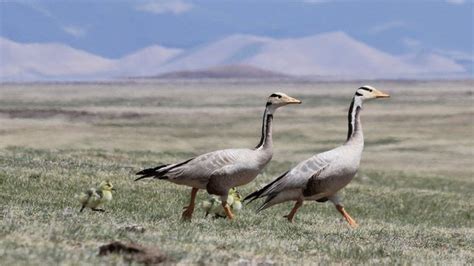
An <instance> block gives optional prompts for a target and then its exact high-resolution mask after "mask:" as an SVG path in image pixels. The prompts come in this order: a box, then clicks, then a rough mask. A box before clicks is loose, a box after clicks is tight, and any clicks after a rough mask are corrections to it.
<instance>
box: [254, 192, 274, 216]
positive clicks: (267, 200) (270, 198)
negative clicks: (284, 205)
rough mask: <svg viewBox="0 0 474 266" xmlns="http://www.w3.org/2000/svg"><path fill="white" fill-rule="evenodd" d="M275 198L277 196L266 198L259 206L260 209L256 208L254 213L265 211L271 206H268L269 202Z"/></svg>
mask: <svg viewBox="0 0 474 266" xmlns="http://www.w3.org/2000/svg"><path fill="white" fill-rule="evenodd" d="M276 196H277V194H275V195H270V196H268V197H267V198H266V199H265V202H263V204H262V205H260V207H258V209H257V210H256V212H257V213H259V212H261V211H263V210H265V209H266V208H268V207H270V206H272V205H273V204H270V202H271V200H272V199H274V198H275V197H276Z"/></svg>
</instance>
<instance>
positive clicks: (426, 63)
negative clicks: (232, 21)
mask: <svg viewBox="0 0 474 266" xmlns="http://www.w3.org/2000/svg"><path fill="white" fill-rule="evenodd" d="M0 66H1V71H0V79H1V80H3V81H8V80H17V81H22V80H83V79H89V80H94V79H114V78H123V77H134V76H136V77H144V76H160V77H170V76H171V77H173V76H180V75H173V74H172V73H174V72H178V73H181V76H182V74H184V76H192V77H193V78H196V77H199V73H208V72H209V70H211V72H212V73H211V76H213V75H215V74H216V73H219V74H218V75H217V76H223V77H230V76H232V71H235V70H239V71H237V72H239V73H236V75H237V77H240V78H243V77H245V76H246V75H248V76H251V77H258V76H259V75H258V74H256V75H252V73H250V72H251V71H259V73H264V72H262V71H267V72H266V73H278V75H282V76H284V75H290V76H295V77H324V78H331V79H376V78H418V77H419V78H430V77H434V78H436V77H440V76H442V77H450V76H453V77H459V76H461V77H462V76H463V75H464V76H465V77H469V74H470V73H469V71H468V70H467V69H466V68H465V67H463V65H461V64H459V63H457V62H456V61H454V60H453V59H450V58H449V57H447V56H443V55H440V54H437V53H434V52H426V51H425V52H423V53H417V54H408V55H393V54H389V53H386V52H383V51H380V50H378V49H376V48H374V47H371V46H369V45H367V44H365V43H363V42H360V41H358V40H356V39H354V38H352V37H351V36H349V35H347V34H345V33H344V32H330V33H323V34H317V35H313V36H307V37H303V38H291V39H274V38H267V37H261V36H252V35H241V34H237V35H231V36H228V37H226V38H223V39H221V40H217V41H215V42H211V43H209V44H204V45H201V46H198V47H195V48H192V49H189V50H181V49H175V48H165V47H162V46H159V45H154V46H150V47H146V48H143V49H141V50H139V51H136V52H134V53H132V54H129V55H127V56H124V57H122V58H120V59H114V60H113V59H107V58H103V57H100V56H96V55H93V54H90V53H87V52H84V51H80V50H77V49H74V48H71V47H68V46H66V45H62V44H54V43H44V44H20V43H15V42H13V41H10V40H6V39H4V38H0ZM230 66H234V67H230ZM235 66H238V67H235ZM243 69H245V71H243ZM170 73H171V74H170ZM243 73H245V75H243ZM208 74H209V73H208ZM272 75H273V74H272Z"/></svg>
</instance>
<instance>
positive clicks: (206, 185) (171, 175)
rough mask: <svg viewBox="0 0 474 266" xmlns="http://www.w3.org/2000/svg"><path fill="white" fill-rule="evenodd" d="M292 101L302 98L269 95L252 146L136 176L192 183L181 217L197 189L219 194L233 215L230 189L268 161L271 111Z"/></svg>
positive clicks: (190, 209) (251, 177) (249, 178)
mask: <svg viewBox="0 0 474 266" xmlns="http://www.w3.org/2000/svg"><path fill="white" fill-rule="evenodd" d="M295 103H301V101H299V100H297V99H294V98H292V97H290V96H288V95H286V94H284V93H273V94H272V95H270V97H269V98H268V101H267V104H266V106H265V112H264V115H263V121H262V136H261V139H260V142H259V144H258V145H257V146H256V147H255V148H254V149H225V150H218V151H214V152H209V153H206V154H202V155H200V156H197V157H195V158H192V159H189V160H186V161H183V162H180V163H175V164H165V165H160V166H158V167H155V168H149V169H145V170H142V171H140V172H138V173H137V175H139V176H140V177H139V178H137V179H136V180H140V179H143V178H148V177H152V178H157V179H164V180H168V181H170V182H172V183H175V184H179V185H185V186H189V187H192V191H191V200H190V204H189V205H188V206H187V207H185V209H186V210H185V211H184V212H183V216H182V217H183V219H191V217H192V213H193V211H194V205H195V202H194V201H195V197H196V193H197V192H198V190H199V189H205V190H206V191H207V192H208V193H209V194H213V195H218V196H220V197H221V202H222V204H223V207H224V210H225V211H226V215H227V217H228V218H229V219H232V218H233V214H232V212H231V211H230V208H229V206H227V205H226V202H227V196H228V193H229V189H231V188H233V187H237V186H242V185H245V184H247V183H249V182H251V181H252V180H254V179H255V177H256V176H257V175H258V174H259V173H260V172H261V171H262V169H263V168H264V167H265V166H266V165H267V164H268V162H270V160H271V158H272V155H273V141H272V121H273V114H274V112H275V110H276V109H277V108H279V107H282V106H285V105H287V104H295ZM224 205H226V206H224Z"/></svg>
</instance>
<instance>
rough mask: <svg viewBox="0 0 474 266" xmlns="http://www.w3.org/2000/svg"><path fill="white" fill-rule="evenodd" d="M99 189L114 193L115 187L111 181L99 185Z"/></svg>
mask: <svg viewBox="0 0 474 266" xmlns="http://www.w3.org/2000/svg"><path fill="white" fill-rule="evenodd" d="M99 189H100V190H103V191H112V190H115V188H114V186H113V185H112V183H110V181H102V182H101V183H100V185H99Z"/></svg>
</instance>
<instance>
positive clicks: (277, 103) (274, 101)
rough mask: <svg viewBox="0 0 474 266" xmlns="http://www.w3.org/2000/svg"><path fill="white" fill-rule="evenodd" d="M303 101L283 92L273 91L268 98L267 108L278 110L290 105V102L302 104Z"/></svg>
mask: <svg viewBox="0 0 474 266" xmlns="http://www.w3.org/2000/svg"><path fill="white" fill-rule="evenodd" d="M300 103H301V101H300V100H298V99H295V98H293V97H290V96H288V95H286V94H284V93H283V92H274V93H272V94H271V95H270V96H269V97H268V100H267V109H269V110H270V111H271V112H273V111H274V110H276V109H277V108H279V107H282V106H285V105H288V104H300Z"/></svg>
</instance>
